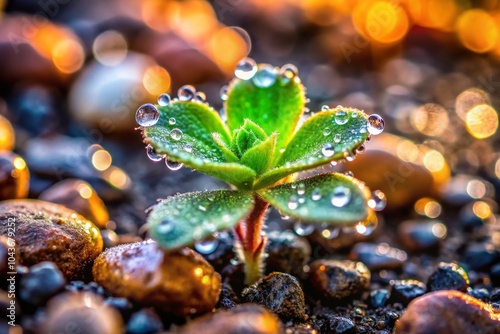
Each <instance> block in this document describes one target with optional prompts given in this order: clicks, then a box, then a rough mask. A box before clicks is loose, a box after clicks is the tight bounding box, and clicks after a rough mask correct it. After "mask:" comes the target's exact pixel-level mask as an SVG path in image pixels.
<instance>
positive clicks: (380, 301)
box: [370, 289, 390, 308]
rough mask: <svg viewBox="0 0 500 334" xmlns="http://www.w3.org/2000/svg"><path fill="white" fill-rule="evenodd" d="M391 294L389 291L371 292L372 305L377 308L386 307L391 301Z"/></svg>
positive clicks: (378, 290)
mask: <svg viewBox="0 0 500 334" xmlns="http://www.w3.org/2000/svg"><path fill="white" fill-rule="evenodd" d="M389 297H390V293H389V290H387V289H376V290H372V291H371V292H370V304H371V305H372V306H373V307H375V308H379V307H384V306H385V304H386V303H387V301H388V300H389Z"/></svg>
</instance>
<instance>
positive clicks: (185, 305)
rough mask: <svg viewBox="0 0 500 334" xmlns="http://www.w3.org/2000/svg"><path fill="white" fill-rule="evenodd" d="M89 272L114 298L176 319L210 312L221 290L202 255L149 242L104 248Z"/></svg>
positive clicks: (185, 249) (219, 281)
mask: <svg viewBox="0 0 500 334" xmlns="http://www.w3.org/2000/svg"><path fill="white" fill-rule="evenodd" d="M92 273H93V274H94V280H95V281H96V282H97V283H99V284H101V285H102V286H103V287H105V288H106V289H108V290H109V291H110V292H111V293H112V294H114V295H115V296H118V297H124V298H129V299H130V300H133V301H136V302H138V303H141V304H143V305H148V306H156V307H159V308H161V309H163V310H164V311H165V312H171V313H173V314H175V315H178V316H186V315H190V314H195V313H205V312H208V311H210V310H212V309H213V308H214V306H215V304H216V302H217V299H218V297H219V294H220V289H221V287H220V284H221V279H220V275H219V274H218V273H217V272H215V271H214V269H213V268H212V266H210V264H209V263H207V262H206V260H205V259H204V258H203V257H202V256H201V255H199V254H198V253H196V252H194V251H193V250H191V249H189V248H183V249H180V250H178V251H172V252H165V251H163V250H162V249H161V248H159V247H158V246H157V244H156V243H155V242H153V241H152V240H148V241H144V242H137V243H133V244H124V245H120V246H117V247H113V248H109V249H107V250H106V251H104V252H103V253H102V254H101V255H100V256H99V257H98V258H97V259H96V260H95V263H94V267H93V269H92Z"/></svg>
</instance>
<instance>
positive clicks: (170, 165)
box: [165, 159, 184, 171]
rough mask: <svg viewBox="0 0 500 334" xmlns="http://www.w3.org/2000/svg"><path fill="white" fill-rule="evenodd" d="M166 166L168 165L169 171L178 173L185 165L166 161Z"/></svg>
mask: <svg viewBox="0 0 500 334" xmlns="http://www.w3.org/2000/svg"><path fill="white" fill-rule="evenodd" d="M165 165H167V167H168V169H170V170H173V171H176V170H179V169H181V168H182V166H184V164H183V163H182V162H177V161H172V160H169V159H165Z"/></svg>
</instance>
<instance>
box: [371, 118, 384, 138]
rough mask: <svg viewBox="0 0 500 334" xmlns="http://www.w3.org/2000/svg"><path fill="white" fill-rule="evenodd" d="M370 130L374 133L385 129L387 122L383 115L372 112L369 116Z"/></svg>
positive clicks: (379, 132) (376, 133)
mask: <svg viewBox="0 0 500 334" xmlns="http://www.w3.org/2000/svg"><path fill="white" fill-rule="evenodd" d="M368 123H369V124H368V132H370V133H371V134H372V135H378V134H381V133H382V131H384V127H385V122H384V119H383V118H382V117H380V116H379V115H377V114H371V115H370V116H369V117H368Z"/></svg>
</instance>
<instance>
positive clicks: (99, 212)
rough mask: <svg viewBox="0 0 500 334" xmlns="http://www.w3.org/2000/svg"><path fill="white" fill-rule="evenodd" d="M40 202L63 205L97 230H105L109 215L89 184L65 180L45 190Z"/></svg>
mask: <svg viewBox="0 0 500 334" xmlns="http://www.w3.org/2000/svg"><path fill="white" fill-rule="evenodd" d="M39 198H40V199H41V200H42V201H47V202H52V203H57V204H61V205H64V206H65V207H67V208H69V209H72V210H75V211H76V212H78V213H79V214H81V215H82V216H84V217H85V218H87V219H88V220H90V221H91V222H93V223H94V224H95V225H96V226H97V227H99V228H105V227H106V223H107V222H108V221H109V214H108V210H107V209H106V206H105V205H104V203H103V201H102V200H101V198H100V197H99V195H98V194H97V192H96V191H95V190H94V188H92V186H91V185H90V184H88V183H87V182H85V181H82V180H76V179H67V180H64V181H61V182H58V183H56V184H55V185H53V186H52V187H50V188H49V189H47V190H45V191H44V192H43V193H42V194H41V195H40V197H39Z"/></svg>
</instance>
